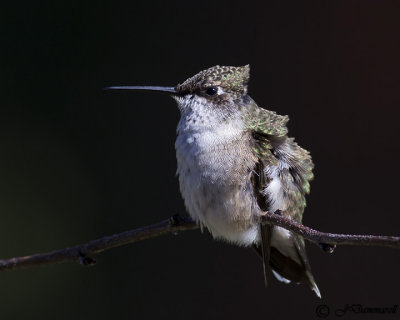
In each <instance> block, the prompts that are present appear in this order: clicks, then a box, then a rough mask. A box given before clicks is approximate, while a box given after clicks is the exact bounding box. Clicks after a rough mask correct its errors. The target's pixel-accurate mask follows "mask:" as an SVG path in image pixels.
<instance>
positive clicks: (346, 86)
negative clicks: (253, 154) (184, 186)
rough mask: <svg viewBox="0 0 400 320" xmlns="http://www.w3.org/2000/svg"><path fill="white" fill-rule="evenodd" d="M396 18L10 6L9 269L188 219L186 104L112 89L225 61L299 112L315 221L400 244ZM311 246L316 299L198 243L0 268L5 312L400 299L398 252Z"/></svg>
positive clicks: (278, 107)
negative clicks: (266, 282)
mask: <svg viewBox="0 0 400 320" xmlns="http://www.w3.org/2000/svg"><path fill="white" fill-rule="evenodd" d="M398 9H399V5H398V1H348V0H346V1H290V2H289V1H258V2H251V1H244V2H243V1H240V2H239V1H221V2H205V1H191V2H190V1H165V2H154V1H146V2H144V1H143V2H141V1H129V2H124V3H119V2H112V1H108V2H107V3H98V2H93V3H92V4H88V3H85V2H83V1H80V2H78V1H76V2H75V3H74V2H68V4H62V3H61V2H60V1H59V2H58V3H57V4H51V5H47V4H44V3H42V4H41V3H39V2H33V1H29V2H28V1H25V2H15V3H14V4H11V1H8V3H7V2H4V1H3V2H2V4H1V5H0V16H1V17H0V18H1V20H0V21H1V24H2V27H1V31H0V41H1V47H0V48H1V49H0V59H1V60H0V63H1V65H0V93H1V97H0V99H1V100H0V101H1V102H0V103H1V106H0V108H1V114H0V214H1V223H0V258H8V257H12V256H19V255H28V254H32V253H37V252H45V251H49V250H53V249H58V248H62V247H66V246H72V245H75V244H78V243H82V242H85V241H88V240H91V239H95V238H98V237H101V236H104V235H109V234H112V233H116V232H120V231H124V230H127V229H131V228H135V227H139V226H144V225H147V224H151V223H154V222H157V221H160V220H162V219H165V218H167V217H169V216H170V215H172V214H174V213H177V212H179V213H184V212H185V209H184V206H183V201H182V200H181V196H180V194H179V187H178V182H177V178H176V177H175V170H176V160H175V150H174V140H175V127H176V124H177V121H178V119H179V112H178V110H177V108H176V106H175V102H174V101H173V100H172V99H170V98H169V97H168V96H164V95H160V94H149V93H133V92H104V91H102V88H103V87H105V86H109V85H121V84H125V85H138V84H144V85H152V84H153V85H167V86H174V85H176V84H177V83H179V82H182V81H184V80H185V79H186V78H187V77H189V76H192V75H193V74H195V73H197V72H198V71H200V70H202V69H205V68H208V67H210V66H213V65H216V64H220V65H244V64H248V63H249V64H250V65H251V81H250V86H249V92H250V95H251V96H252V97H253V98H254V99H255V100H256V101H257V103H258V104H259V105H260V106H263V107H265V108H269V109H272V110H275V111H277V112H278V113H279V114H288V115H290V119H291V120H290V122H289V130H290V135H291V136H294V137H296V140H297V141H298V142H299V144H300V145H301V146H303V147H304V148H306V149H308V150H310V151H311V154H312V156H313V159H314V162H315V164H316V167H315V180H314V181H313V183H312V187H311V195H310V196H309V197H308V207H307V209H306V212H305V219H304V222H305V224H306V225H309V226H311V227H314V228H317V229H319V230H322V231H331V232H338V233H361V234H371V233H372V234H386V235H396V234H397V235H399V234H400V230H399V222H400V219H399V210H398V206H397V204H398V201H399V182H398V181H399V179H400V173H399V169H398V167H399V165H398V164H399V160H400V147H399V143H398V141H399V134H398V127H399V125H398V122H399V116H400V111H399V103H400V98H399V89H400V86H399V73H400V63H399V56H400V45H399V31H400V28H399V25H400V23H399V10H398ZM308 252H309V258H310V261H311V264H312V268H313V273H314V276H315V279H316V281H317V283H318V285H319V288H320V290H321V293H322V296H323V299H322V300H318V299H317V298H316V297H315V296H314V295H313V293H312V292H311V291H310V290H309V289H308V288H306V287H304V286H296V285H285V284H282V283H279V282H278V281H275V280H272V278H271V281H270V286H269V287H268V289H264V287H263V278H262V267H261V263H260V261H259V259H258V257H257V256H256V255H255V254H254V253H253V252H252V250H250V249H243V248H237V247H234V246H230V245H227V244H225V243H221V242H216V241H213V240H212V238H211V236H210V235H209V234H208V233H207V232H205V233H204V234H201V233H200V232H199V231H191V232H185V233H182V234H179V235H178V236H172V235H168V236H164V237H159V238H155V239H152V240H147V241H143V242H139V243H136V244H133V245H129V246H125V247H120V248H116V249H113V250H111V251H108V252H106V253H103V254H101V255H98V256H96V259H97V261H98V263H97V265H96V266H95V267H92V268H86V267H81V266H79V265H78V264H72V263H68V264H61V265H55V266H50V267H41V268H31V269H26V270H20V271H12V272H6V273H1V274H0V310H1V311H0V313H1V315H0V317H1V319H43V318H51V319H83V318H86V319H111V318H114V317H117V318H118V319H132V318H137V319H141V318H149V319H158V318H168V317H171V318H175V319H188V318H193V319H207V318H212V319H213V318H230V319H255V318H258V319H276V318H278V317H279V318H291V319H292V318H294V317H295V316H299V317H301V318H307V319H312V318H317V316H316V314H315V309H316V308H317V306H318V305H319V304H321V303H323V304H327V305H328V306H329V307H330V308H331V312H333V311H334V310H335V309H336V308H343V307H344V306H345V305H346V304H353V303H360V304H362V305H363V306H365V307H390V306H393V304H398V305H400V298H399V294H398V288H399V285H400V277H399V275H398V270H399V268H400V259H399V251H398V250H397V251H396V250H394V249H388V248H368V247H346V246H343V247H339V248H338V249H337V250H336V252H335V253H334V254H333V255H328V254H325V253H323V252H322V251H321V250H319V249H318V248H317V247H316V246H313V245H309V246H308ZM399 313H400V310H398V312H397V317H398V314H399ZM330 318H332V319H333V318H335V316H333V315H332V314H331V315H330ZM346 318H348V319H349V318H350V319H351V318H357V319H361V318H362V319H374V318H375V317H374V315H368V314H366V315H353V314H349V313H348V314H347V315H346ZM382 318H385V319H388V318H394V317H393V316H389V315H385V316H383V317H382Z"/></svg>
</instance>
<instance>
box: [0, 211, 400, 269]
mask: <svg viewBox="0 0 400 320" xmlns="http://www.w3.org/2000/svg"><path fill="white" fill-rule="evenodd" d="M260 219H261V223H266V224H270V225H274V226H279V227H282V228H285V229H287V230H290V231H292V232H294V233H296V234H298V235H300V236H302V237H303V238H304V239H307V240H309V241H311V242H313V243H315V244H317V245H319V246H320V247H321V248H322V249H323V250H324V251H327V252H333V249H334V248H335V246H336V245H344V244H346V245H355V246H380V247H390V248H397V249H399V248H400V237H391V236H372V235H347V234H333V233H325V232H320V231H317V230H314V229H311V228H309V227H306V226H304V225H302V224H300V223H297V222H294V221H293V220H290V219H288V218H285V217H283V216H281V215H279V214H274V213H269V212H267V213H266V214H265V215H264V216H262V217H261V218H260ZM197 228H198V226H197V224H196V223H195V222H194V221H192V220H191V219H190V218H183V217H181V216H179V215H174V216H172V217H171V218H169V219H167V220H164V221H161V222H159V223H156V224H152V225H150V226H146V227H143V228H139V229H134V230H129V231H125V232H121V233H117V234H114V235H111V236H106V237H103V238H100V239H96V240H92V241H89V242H87V243H84V244H81V245H77V246H74V247H71V248H65V249H61V250H56V251H52V252H48V253H39V254H35V255H31V256H24V257H17V258H10V259H5V260H0V271H5V270H15V269H21V268H28V267H33V266H41V265H49V264H55V263H62V262H67V261H75V262H79V263H80V264H82V265H93V264H95V263H96V261H95V260H94V259H93V258H91V257H90V256H91V255H93V254H96V253H100V252H103V251H106V250H109V249H111V248H115V247H119V246H122V245H125V244H129V243H134V242H137V241H142V240H146V239H150V238H154V237H158V236H161V235H164V234H168V233H176V232H179V231H186V230H194V229H197Z"/></svg>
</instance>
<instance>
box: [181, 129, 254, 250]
mask: <svg viewBox="0 0 400 320" xmlns="http://www.w3.org/2000/svg"><path fill="white" fill-rule="evenodd" d="M210 134H212V135H213V137H212V138H213V139H215V137H216V134H215V133H210ZM217 137H218V136H217ZM204 140H207V134H206V133H204V132H203V133H202V134H201V135H196V134H193V133H192V134H191V135H190V136H186V135H185V134H181V135H179V136H178V138H177V140H176V144H175V147H176V154H177V162H178V169H177V174H178V175H179V183H180V189H181V193H182V197H183V199H184V201H185V205H186V208H187V210H188V211H189V214H190V216H191V217H192V218H193V219H194V220H196V221H198V222H199V223H200V224H201V225H204V226H205V227H207V229H208V230H209V231H210V233H211V234H212V235H213V237H215V238H222V239H224V240H226V241H229V242H232V243H235V244H237V245H242V246H249V245H251V244H253V243H255V242H258V239H259V231H258V226H257V224H255V223H254V222H253V219H252V217H253V216H252V215H253V214H254V212H255V210H256V209H257V208H256V205H255V203H254V201H253V198H252V196H251V192H249V191H250V190H251V189H249V188H251V185H250V180H249V179H246V175H247V173H246V172H245V173H244V174H243V173H238V170H236V169H235V168H240V167H241V164H240V163H239V161H240V157H238V155H235V154H233V155H232V150H230V151H229V154H228V151H227V150H226V148H223V147H222V146H221V147H219V145H218V140H217V139H215V141H216V142H215V143H214V144H213V146H212V147H211V148H210V144H209V143H208V142H209V141H206V146H207V148H202V142H203V141H204ZM233 153H234V151H233ZM242 167H243V165H242ZM242 171H243V170H242ZM232 175H237V178H236V179H235V178H234V177H232ZM240 175H241V177H240ZM247 180H248V181H247Z"/></svg>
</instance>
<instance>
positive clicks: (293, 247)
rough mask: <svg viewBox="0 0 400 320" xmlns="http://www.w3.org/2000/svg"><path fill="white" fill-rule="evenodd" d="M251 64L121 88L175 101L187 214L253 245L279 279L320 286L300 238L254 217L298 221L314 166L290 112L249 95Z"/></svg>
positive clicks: (219, 235)
mask: <svg viewBox="0 0 400 320" xmlns="http://www.w3.org/2000/svg"><path fill="white" fill-rule="evenodd" d="M249 77H250V66H249V65H245V66H240V67H233V66H219V65H217V66H214V67H212V68H209V69H206V70H203V71H201V72H199V73H198V74H196V75H194V76H193V77H191V78H189V79H187V80H186V81H184V82H183V83H181V84H178V85H177V86H175V87H159V86H119V87H108V88H106V89H114V90H146V91H158V92H164V93H167V94H169V95H171V96H172V98H174V99H175V101H176V102H177V104H178V108H179V111H180V120H179V123H178V126H177V138H176V142H175V149H176V158H177V175H178V177H179V185H180V191H181V194H182V197H183V200H184V203H185V207H186V209H187V211H188V213H189V215H190V217H191V218H192V219H193V220H195V221H196V222H197V223H198V224H199V225H200V227H201V229H202V230H203V228H207V229H208V230H209V232H210V233H211V235H212V236H213V237H214V238H215V239H221V240H224V241H226V242H229V243H232V244H236V245H238V246H242V247H253V248H254V249H255V251H256V252H257V253H258V254H259V255H260V257H261V258H262V261H263V270H264V281H265V284H267V275H268V273H269V270H271V271H272V273H273V275H274V276H275V277H276V278H277V279H278V280H279V281H282V282H284V283H290V282H293V283H299V284H305V285H308V286H309V287H310V288H311V290H313V291H314V292H315V294H316V295H317V296H318V297H321V295H320V291H319V289H318V287H317V284H316V283H315V280H314V277H313V275H312V273H311V268H310V264H309V261H308V258H307V254H306V251H305V243H304V239H303V238H302V237H301V236H298V235H296V234H294V233H292V232H290V231H288V230H286V229H284V228H281V227H278V226H269V225H264V224H262V223H260V216H262V215H263V214H265V212H272V213H276V214H280V215H282V216H284V217H287V218H290V219H293V220H294V221H296V222H299V223H301V221H302V216H303V212H304V209H305V206H306V201H305V195H306V194H308V193H309V191H310V180H312V179H313V173H312V169H313V167H314V165H313V162H312V160H311V156H310V154H309V152H308V151H306V150H305V149H303V148H301V147H300V146H299V145H298V144H297V143H296V142H295V141H294V139H293V138H290V137H288V135H287V134H288V129H287V122H288V120H289V118H288V116H281V115H278V114H277V113H276V112H274V111H269V110H266V109H263V108H260V107H259V106H258V105H257V104H256V102H255V101H254V100H253V99H252V98H251V97H250V96H249V95H248V90H247V86H248V82H249Z"/></svg>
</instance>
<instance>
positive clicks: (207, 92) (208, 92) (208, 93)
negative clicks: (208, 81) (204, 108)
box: [206, 87, 218, 96]
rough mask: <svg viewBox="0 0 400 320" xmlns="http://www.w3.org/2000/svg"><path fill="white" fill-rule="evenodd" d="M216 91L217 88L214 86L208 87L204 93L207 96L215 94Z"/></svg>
mask: <svg viewBox="0 0 400 320" xmlns="http://www.w3.org/2000/svg"><path fill="white" fill-rule="evenodd" d="M217 93H218V89H217V88H216V87H209V88H207V90H206V94H207V95H208V96H215V95H216V94H217Z"/></svg>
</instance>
